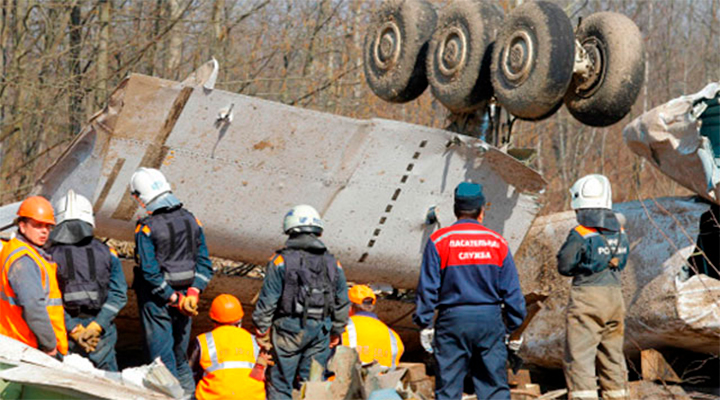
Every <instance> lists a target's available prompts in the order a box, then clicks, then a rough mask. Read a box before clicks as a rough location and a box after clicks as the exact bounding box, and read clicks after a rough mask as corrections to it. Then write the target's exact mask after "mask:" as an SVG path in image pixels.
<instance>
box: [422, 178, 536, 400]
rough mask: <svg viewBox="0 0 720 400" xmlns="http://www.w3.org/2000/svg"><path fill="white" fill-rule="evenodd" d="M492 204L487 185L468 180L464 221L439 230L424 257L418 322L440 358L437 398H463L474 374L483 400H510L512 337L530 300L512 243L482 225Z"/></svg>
mask: <svg viewBox="0 0 720 400" xmlns="http://www.w3.org/2000/svg"><path fill="white" fill-rule="evenodd" d="M484 206H485V196H484V194H483V191H482V186H481V185H479V184H477V183H472V182H462V183H460V184H459V185H458V186H457V187H456V188H455V204H454V212H455V216H456V217H457V222H456V223H455V224H453V225H451V226H448V227H445V228H442V229H440V230H438V231H436V232H434V233H433V234H432V235H431V236H430V239H429V240H428V242H427V244H426V246H425V250H424V253H423V263H422V267H421V270H420V280H419V282H418V286H417V297H416V306H417V309H416V311H415V315H414V316H413V321H414V322H415V324H416V325H418V326H419V327H420V328H422V331H421V332H420V340H421V343H422V344H423V347H425V349H426V350H428V351H430V352H433V353H434V355H435V360H436V361H437V367H438V368H437V377H436V381H435V382H436V384H435V385H436V387H435V397H436V398H437V399H460V398H461V397H462V389H463V380H464V378H465V376H466V374H467V373H468V371H469V372H470V374H471V376H472V380H473V384H474V387H475V394H476V395H477V398H478V399H485V400H488V399H510V390H509V388H508V383H507V370H506V369H505V365H506V360H507V348H506V343H505V342H506V339H505V338H506V335H508V334H509V333H511V332H512V331H514V330H515V329H517V328H518V327H519V326H520V325H521V324H522V322H523V319H524V318H525V315H526V311H525V299H524V298H523V295H522V292H521V290H520V282H519V279H518V273H517V270H516V268H515V262H514V261H513V257H512V254H511V252H510V249H509V247H508V244H507V241H506V240H505V239H504V238H503V237H502V236H500V235H499V234H498V233H496V232H493V231H492V230H490V229H488V228H486V227H484V226H483V225H482V221H483V218H484V217H485V207H484ZM435 310H438V316H437V319H436V320H435V321H434V324H433V316H434V313H435ZM503 310H504V312H503ZM505 321H506V322H505ZM506 324H507V325H506ZM509 345H512V346H513V347H514V348H517V347H518V345H519V344H518V343H510V344H509Z"/></svg>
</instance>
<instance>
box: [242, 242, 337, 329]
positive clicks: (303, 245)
mask: <svg viewBox="0 0 720 400" xmlns="http://www.w3.org/2000/svg"><path fill="white" fill-rule="evenodd" d="M286 246H287V247H288V248H297V249H305V250H309V251H315V252H319V251H325V245H324V244H323V243H322V242H321V241H320V240H319V239H317V238H316V237H315V236H313V235H310V234H304V235H300V236H299V237H297V238H291V239H289V240H288V242H287V243H286ZM284 285H285V261H284V260H283V257H282V256H281V255H279V254H277V253H276V254H275V255H273V257H272V259H271V260H270V262H269V263H268V265H267V269H266V271H265V280H264V281H263V286H262V289H261V290H260V296H259V297H258V301H257V304H256V305H255V311H253V323H254V324H255V326H256V327H257V329H258V330H259V331H260V332H267V330H268V328H270V325H272V322H273V320H274V319H275V311H276V310H277V309H278V303H279V302H280V297H281V296H282V292H283V286H284ZM349 311H350V299H349V298H348V288H347V282H346V280H345V272H344V271H343V269H342V267H341V266H340V262H339V261H338V263H337V281H336V285H335V304H334V305H333V313H332V318H333V320H332V330H331V332H330V333H331V334H333V335H342V333H343V332H344V331H345V325H347V322H348V312H349Z"/></svg>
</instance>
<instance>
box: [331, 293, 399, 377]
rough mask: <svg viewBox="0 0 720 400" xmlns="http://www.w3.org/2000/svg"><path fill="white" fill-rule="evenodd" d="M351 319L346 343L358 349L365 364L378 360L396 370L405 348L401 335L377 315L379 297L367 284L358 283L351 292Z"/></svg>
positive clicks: (344, 337) (346, 331) (345, 344)
mask: <svg viewBox="0 0 720 400" xmlns="http://www.w3.org/2000/svg"><path fill="white" fill-rule="evenodd" d="M348 296H349V297H350V302H351V307H350V320H349V321H348V324H347V326H346V327H345V332H344V333H343V334H342V344H343V345H344V346H348V347H352V348H354V349H355V350H357V352H358V354H359V355H360V361H361V362H362V363H363V365H366V364H370V363H372V362H373V361H377V362H378V364H380V365H382V366H384V367H387V368H389V369H394V368H395V367H397V365H398V363H399V362H400V357H402V354H403V352H404V351H405V346H403V342H402V340H400V336H399V335H398V334H397V333H396V332H395V331H394V330H392V329H391V328H390V327H388V326H387V325H385V323H383V322H382V321H380V319H379V318H378V316H377V315H376V314H375V312H374V311H375V303H376V302H377V297H376V296H375V293H373V291H372V289H370V287H368V286H366V285H355V286H353V287H352V288H350V290H349V291H348Z"/></svg>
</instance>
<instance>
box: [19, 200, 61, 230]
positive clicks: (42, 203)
mask: <svg viewBox="0 0 720 400" xmlns="http://www.w3.org/2000/svg"><path fill="white" fill-rule="evenodd" d="M17 215H18V217H24V218H30V219H34V220H35V221H38V222H44V223H46V224H51V225H55V212H54V211H53V207H52V204H50V202H49V201H48V200H47V199H46V198H44V197H42V196H31V197H28V198H27V199H25V200H23V202H22V203H20V208H18V211H17Z"/></svg>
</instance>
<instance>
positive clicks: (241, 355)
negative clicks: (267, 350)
mask: <svg viewBox="0 0 720 400" xmlns="http://www.w3.org/2000/svg"><path fill="white" fill-rule="evenodd" d="M198 342H199V343H200V366H202V368H203V370H205V373H204V374H203V378H202V379H201V380H200V382H198V384H197V388H196V390H195V396H196V397H197V398H198V400H210V399H243V400H264V399H265V383H263V382H260V381H257V380H255V379H253V378H250V376H249V375H250V371H251V370H252V368H253V367H254V366H255V361H256V359H257V356H258V351H259V347H258V345H257V343H256V342H255V338H254V337H253V336H252V335H251V334H250V333H249V332H248V331H246V330H245V329H243V328H239V327H237V326H232V325H222V326H219V327H217V328H215V329H213V330H212V331H211V332H208V333H203V334H202V335H200V336H198Z"/></svg>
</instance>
